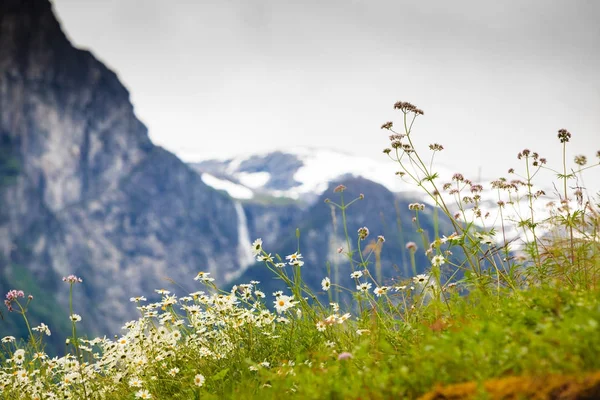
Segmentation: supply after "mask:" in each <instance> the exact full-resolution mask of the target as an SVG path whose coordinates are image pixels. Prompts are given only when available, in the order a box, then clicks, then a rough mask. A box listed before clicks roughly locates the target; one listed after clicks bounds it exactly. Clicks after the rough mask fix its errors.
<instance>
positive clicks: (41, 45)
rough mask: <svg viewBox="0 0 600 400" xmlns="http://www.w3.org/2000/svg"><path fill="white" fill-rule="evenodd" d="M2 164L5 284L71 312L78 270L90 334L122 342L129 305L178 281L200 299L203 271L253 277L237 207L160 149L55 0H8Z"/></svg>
mask: <svg viewBox="0 0 600 400" xmlns="http://www.w3.org/2000/svg"><path fill="white" fill-rule="evenodd" d="M0 158H1V159H0V277H1V279H0V282H1V283H0V289H2V290H5V289H8V288H9V287H8V285H9V283H11V282H18V281H19V278H20V277H21V276H23V275H31V276H32V279H33V280H35V281H36V283H37V284H38V285H39V286H40V287H41V288H43V289H44V290H47V291H48V292H49V293H53V294H55V300H56V301H57V302H58V304H61V305H62V306H65V305H66V304H67V300H68V297H67V296H68V287H66V284H64V283H62V282H60V278H61V277H62V276H64V275H68V274H70V273H75V274H77V275H79V276H81V277H82V278H83V279H84V284H83V285H80V286H79V287H78V288H77V292H76V300H77V304H76V309H75V312H77V313H80V314H82V315H83V317H84V319H83V322H82V323H84V326H85V327H86V328H87V330H88V331H89V332H90V333H117V331H118V329H119V327H120V326H121V325H122V324H123V322H124V321H126V319H127V318H130V317H132V316H134V315H135V313H136V312H137V311H136V310H135V308H134V307H133V305H131V304H130V303H129V301H128V299H129V297H130V296H134V295H146V296H148V295H151V294H152V293H150V292H151V291H152V290H153V289H155V288H157V287H163V286H168V285H169V283H168V282H165V281H164V280H163V278H164V277H168V278H171V279H173V280H175V281H176V282H178V283H181V284H183V285H184V287H186V289H187V288H189V289H190V290H196V288H195V287H194V285H192V284H190V283H189V282H190V280H191V278H192V277H193V276H194V275H195V273H196V272H197V271H199V270H205V271H210V272H211V273H212V274H213V276H215V278H217V279H219V278H221V279H222V278H223V277H224V276H225V275H226V274H227V273H230V272H231V271H235V270H237V269H238V268H239V266H238V260H237V256H236V251H235V247H236V246H237V243H238V238H237V230H236V229H237V216H236V212H235V208H234V204H233V202H232V201H231V199H229V198H228V197H227V196H225V195H223V194H222V193H219V192H216V191H214V190H213V189H211V188H209V187H207V186H206V185H204V183H203V182H202V181H201V179H200V177H199V175H198V174H196V173H195V172H193V171H192V170H191V169H189V167H188V166H186V165H185V164H184V163H182V162H181V161H180V160H179V159H177V158H176V157H175V156H174V155H172V154H170V153H169V152H167V151H165V150H164V149H162V148H159V147H156V146H154V145H153V144H152V142H151V141H150V139H149V138H148V133H147V129H146V127H145V126H144V125H143V124H142V123H141V122H140V121H139V120H138V119H137V118H136V116H135V114H134V110H133V106H132V104H131V102H130V100H129V93H128V92H127V90H126V89H125V88H124V86H123V85H122V84H121V83H120V82H119V79H118V77H117V76H116V74H115V73H114V72H113V71H111V70H110V69H108V68H107V67H106V66H104V65H103V64H102V63H101V62H99V61H98V60H97V59H96V58H95V57H94V56H93V55H92V54H91V53H90V52H88V51H84V50H79V49H76V48H74V47H73V46H72V45H71V44H70V43H69V41H68V40H67V38H66V37H65V34H64V33H63V32H62V30H61V28H60V25H59V23H58V21H57V20H56V18H55V16H54V15H53V12H52V7H51V4H50V2H49V1H48V0H3V1H1V2H0ZM5 286H7V287H5ZM34 295H35V293H34ZM30 309H31V312H32V313H34V314H35V309H36V306H35V303H33V304H32V305H31V307H30ZM57 313H59V314H61V318H67V316H66V313H67V309H66V308H64V309H63V310H61V311H57ZM46 322H47V321H46ZM86 322H87V323H86ZM51 328H52V326H51ZM0 330H2V328H1V327H0ZM3 333H4V332H3ZM6 334H10V333H8V332H6Z"/></svg>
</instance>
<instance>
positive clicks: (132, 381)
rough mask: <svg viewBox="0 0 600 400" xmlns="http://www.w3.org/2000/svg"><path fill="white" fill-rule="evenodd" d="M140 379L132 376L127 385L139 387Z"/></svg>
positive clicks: (140, 384) (140, 385)
mask: <svg viewBox="0 0 600 400" xmlns="http://www.w3.org/2000/svg"><path fill="white" fill-rule="evenodd" d="M142 383H143V382H142V380H141V379H140V378H138V377H137V376H134V377H133V378H131V379H130V380H129V386H130V387H136V388H141V387H142Z"/></svg>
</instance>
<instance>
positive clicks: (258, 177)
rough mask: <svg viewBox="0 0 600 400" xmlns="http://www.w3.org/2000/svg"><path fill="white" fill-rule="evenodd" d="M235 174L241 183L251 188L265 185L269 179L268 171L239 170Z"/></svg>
mask: <svg viewBox="0 0 600 400" xmlns="http://www.w3.org/2000/svg"><path fill="white" fill-rule="evenodd" d="M236 176H237V178H238V179H239V181H240V183H241V184H242V185H244V186H247V187H249V188H252V189H258V188H261V187H263V186H265V185H266V184H267V182H269V180H270V179H271V174H270V173H268V172H240V173H238V174H236Z"/></svg>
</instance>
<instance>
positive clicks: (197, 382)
mask: <svg viewBox="0 0 600 400" xmlns="http://www.w3.org/2000/svg"><path fill="white" fill-rule="evenodd" d="M259 240H260V239H259ZM205 380H206V378H204V375H202V374H197V375H196V376H195V377H194V385H196V386H202V385H204V381H205Z"/></svg>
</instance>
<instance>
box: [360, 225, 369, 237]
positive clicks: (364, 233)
mask: <svg viewBox="0 0 600 400" xmlns="http://www.w3.org/2000/svg"><path fill="white" fill-rule="evenodd" d="M367 236H369V228H367V227H366V226H363V227H362V228H358V238H359V239H360V240H365V239H366V238H367Z"/></svg>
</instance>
